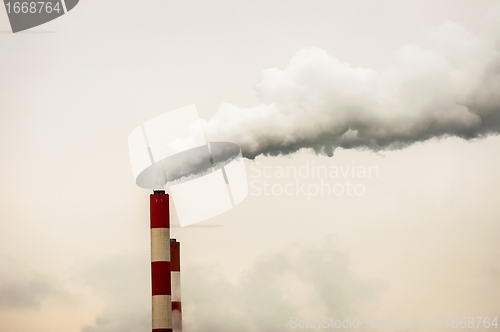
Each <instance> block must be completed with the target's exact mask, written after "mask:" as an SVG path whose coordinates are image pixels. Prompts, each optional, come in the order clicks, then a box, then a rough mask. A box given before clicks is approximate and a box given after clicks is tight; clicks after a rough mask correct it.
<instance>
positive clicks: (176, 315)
mask: <svg viewBox="0 0 500 332" xmlns="http://www.w3.org/2000/svg"><path fill="white" fill-rule="evenodd" d="M170 257H171V268H172V274H171V277H172V327H173V330H174V332H177V331H182V307H181V244H180V242H177V241H176V240H175V239H170Z"/></svg>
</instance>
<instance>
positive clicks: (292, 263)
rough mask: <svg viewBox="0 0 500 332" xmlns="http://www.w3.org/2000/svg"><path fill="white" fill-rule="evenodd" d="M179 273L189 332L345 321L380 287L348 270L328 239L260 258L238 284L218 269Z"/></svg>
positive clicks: (271, 328) (370, 301)
mask: <svg viewBox="0 0 500 332" xmlns="http://www.w3.org/2000/svg"><path fill="white" fill-rule="evenodd" d="M185 271H186V272H185V273H183V283H184V284H183V286H184V287H183V301H184V302H183V303H184V307H183V310H184V312H185V316H184V321H185V325H186V330H189V331H194V332H196V331H218V332H224V331H289V330H290V327H289V321H290V318H291V317H293V316H296V317H299V318H304V319H318V318H319V319H321V318H322V317H324V316H328V317H347V316H348V315H352V314H355V313H357V312H359V311H360V310H362V308H363V307H364V305H367V304H373V303H375V302H376V299H377V294H378V292H379V291H381V290H382V289H383V288H384V287H385V286H384V284H383V283H381V282H378V281H377V282H374V281H367V280H363V279H360V278H358V277H356V276H354V275H353V274H352V273H351V272H350V271H349V264H348V260H347V258H346V256H345V255H344V254H343V253H342V252H341V251H340V250H339V249H337V248H336V245H335V243H334V241H333V239H332V238H327V239H325V240H324V241H321V243H319V244H316V245H304V244H299V243H296V244H293V245H290V246H289V247H287V248H285V249H284V250H283V251H281V252H277V253H275V254H272V255H269V256H266V257H261V258H260V259H258V260H257V261H256V262H255V263H254V264H253V266H252V267H251V268H250V269H249V270H248V271H246V272H245V273H244V274H243V276H242V278H241V279H240V280H239V282H238V283H237V284H234V283H232V282H230V281H229V280H227V279H226V278H225V277H224V276H223V275H222V274H221V273H220V272H219V271H217V268H216V267H215V266H214V267H206V266H204V267H196V268H194V267H193V268H190V269H186V270H185Z"/></svg>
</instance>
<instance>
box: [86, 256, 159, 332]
mask: <svg viewBox="0 0 500 332" xmlns="http://www.w3.org/2000/svg"><path fill="white" fill-rule="evenodd" d="M82 276H83V279H84V281H85V283H86V284H87V285H89V286H91V287H92V288H93V289H94V290H95V291H96V293H97V294H99V295H101V296H103V298H104V299H106V300H107V301H108V303H109V304H108V306H107V308H106V309H105V310H104V312H102V313H101V314H100V315H99V316H97V317H96V320H95V323H94V324H93V325H86V326H84V327H82V332H143V331H144V332H146V331H151V290H150V284H149V257H147V256H146V257H142V256H137V255H120V256H115V257H111V258H108V259H105V260H102V261H100V262H97V263H94V264H93V265H91V266H88V267H87V269H86V270H85V271H84V272H83V273H82Z"/></svg>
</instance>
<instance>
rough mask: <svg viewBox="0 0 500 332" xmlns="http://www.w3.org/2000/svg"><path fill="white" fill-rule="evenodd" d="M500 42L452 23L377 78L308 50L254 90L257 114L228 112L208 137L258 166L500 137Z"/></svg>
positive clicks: (216, 119) (224, 109) (215, 120)
mask: <svg viewBox="0 0 500 332" xmlns="http://www.w3.org/2000/svg"><path fill="white" fill-rule="evenodd" d="M496 31H500V30H496ZM490 32H491V30H490ZM498 37H500V33H497V34H496V36H493V34H492V33H489V32H487V31H486V32H485V33H484V34H480V35H474V34H472V33H471V32H470V31H468V30H467V29H465V28H464V27H462V26H460V25H457V24H454V23H451V22H447V23H444V24H443V25H441V26H440V27H439V28H437V29H436V30H435V31H432V32H431V33H429V34H427V35H426V36H424V37H423V38H422V40H421V41H420V42H419V43H413V44H407V45H404V46H403V47H402V48H401V49H400V50H399V51H398V52H396V54H395V56H394V59H393V60H394V61H393V62H392V63H393V64H392V65H391V66H388V67H386V68H384V69H383V70H380V71H375V70H373V69H369V68H353V67H351V66H350V65H349V64H348V63H341V62H340V61H339V60H338V59H337V58H335V57H333V56H331V55H329V54H327V52H326V51H324V50H322V49H319V48H316V47H312V48H306V49H302V50H300V51H299V52H297V54H295V56H293V57H292V59H291V60H290V62H289V64H288V65H287V66H286V67H285V69H284V70H279V69H277V68H270V69H266V70H264V71H263V72H262V74H261V77H260V81H259V82H258V83H257V84H256V86H255V90H256V92H257V97H258V98H259V101H260V105H259V106H256V107H251V108H239V107H237V106H234V105H231V104H222V105H221V107H220V108H219V110H218V111H217V112H216V114H215V115H214V116H213V117H212V119H211V120H210V121H208V123H207V126H206V131H207V135H208V137H209V138H210V140H212V141H228V142H234V143H236V144H238V145H239V146H240V147H241V148H242V151H243V156H245V157H247V158H254V157H256V156H258V155H260V154H264V155H282V154H289V153H293V152H296V151H298V150H300V149H302V148H310V149H313V150H314V151H315V152H316V153H321V154H326V155H328V156H332V155H333V151H334V150H335V149H336V148H338V147H342V148H360V149H371V150H374V151H377V150H382V149H399V148H403V147H406V146H408V145H410V144H412V143H415V142H422V141H426V140H429V139H432V138H440V137H448V136H457V137H462V138H464V139H473V138H480V137H484V136H486V135H489V134H498V133H499V132H500V38H498ZM367 56H369V54H367Z"/></svg>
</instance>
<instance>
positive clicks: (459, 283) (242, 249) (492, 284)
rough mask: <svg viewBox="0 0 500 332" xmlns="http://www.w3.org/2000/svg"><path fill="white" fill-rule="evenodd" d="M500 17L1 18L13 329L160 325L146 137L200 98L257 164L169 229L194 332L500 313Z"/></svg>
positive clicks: (488, 10) (364, 12)
mask: <svg viewBox="0 0 500 332" xmlns="http://www.w3.org/2000/svg"><path fill="white" fill-rule="evenodd" d="M499 6H500V5H499V2H498V1H496V0H477V1H476V0H474V1H473V0H418V1H417V0H350V1H340V0H339V1H337V0H329V1H319V0H313V1H295V0H293V1H292V0H288V1H275V0H272V1H270V0H267V1H247V2H243V1H177V2H175V1H170V0H169V1H130V0H122V1H95V0H81V1H80V3H79V4H78V5H77V6H76V7H75V8H74V9H73V10H72V11H71V12H69V13H68V14H66V15H64V16H62V17H60V18H58V19H56V20H54V21H52V22H49V23H47V24H44V25H42V26H39V27H36V28H34V29H31V30H28V31H26V32H21V33H17V34H12V33H10V25H9V22H8V18H7V15H6V12H5V11H4V10H3V9H1V10H0V100H1V104H0V112H1V113H0V156H1V158H2V159H1V163H0V184H1V185H0V198H1V199H0V331H2V332H27V331H30V332H32V331H35V332H49V331H50V332H53V331H68V332H73V331H74V332H118V331H120V332H142V331H149V330H150V329H151V322H150V320H151V319H150V315H151V308H150V279H149V278H150V272H149V265H150V263H149V261H150V257H149V255H150V253H149V250H150V244H149V206H148V202H149V197H148V195H149V194H150V192H149V191H148V190H144V189H141V188H139V187H137V186H136V185H135V183H134V179H133V176H132V170H131V167H130V162H129V155H128V147H127V138H128V135H129V133H130V132H131V131H132V130H133V129H134V128H136V127H137V126H138V125H140V124H141V123H143V122H145V121H147V120H149V119H151V118H153V117H155V116H157V115H160V114H162V113H164V112H167V111H169V110H174V109H176V108H180V107H183V106H187V105H191V104H196V106H197V109H198V112H199V115H200V117H202V118H204V119H205V120H207V122H208V125H209V130H210V133H211V134H212V135H214V136H217V135H219V137H222V138H224V139H227V140H230V141H234V142H235V143H238V144H240V145H241V146H242V147H243V149H244V151H247V152H248V153H247V155H248V156H249V157H252V158H253V157H255V156H256V155H257V157H255V159H253V160H249V159H247V160H245V165H246V169H247V175H248V183H249V186H250V187H249V189H250V193H249V196H248V197H247V198H246V199H245V200H244V201H243V202H242V203H241V204H240V205H238V206H237V207H236V208H234V209H232V210H231V211H229V212H227V213H225V214H222V215H219V216H217V217H215V218H213V219H210V220H208V221H206V222H204V223H203V224H204V225H208V226H207V227H198V228H179V227H175V228H173V229H172V237H174V238H177V239H178V240H179V241H180V242H181V248H182V258H181V259H182V271H181V274H182V296H183V303H182V304H183V311H184V325H185V331H195V332H198V331H199V332H201V331H273V332H274V331H276V332H281V331H293V330H295V329H293V328H292V327H291V326H290V319H291V318H292V317H296V318H297V319H302V320H312V319H322V318H323V317H335V318H341V319H344V318H349V317H358V316H364V317H367V318H369V319H373V320H375V319H386V320H392V321H394V322H397V321H398V320H417V319H422V320H424V321H427V320H432V319H436V318H438V319H439V320H440V323H441V325H440V326H439V328H438V329H434V330H445V327H444V322H445V318H449V319H451V318H453V317H475V316H483V317H486V316H488V317H491V318H493V317H499V316H500V258H499V257H500V255H499V253H500V242H499V241H498V238H499V236H500V210H499V206H498V197H500V176H499V175H498V169H500V155H499V153H498V152H499V150H500V137H499V136H498V135H497V134H495V133H498V131H499V125H500V121H499V116H498V114H499V112H500V97H499V93H500V78H499V77H500V74H499V72H500V70H499V68H500V66H499V63H500V62H499V61H500V60H499V59H500V58H499V57H500V55H499V52H500V25H499V24H498V22H500V7H499ZM297 73H298V74H297ZM297 105H299V106H297ZM294 107H295V108H294ZM297 110H299V111H297ZM332 110H333V113H329V112H330V111H332ZM294 112H295V113H294ZM297 112H298V113H297ZM301 112H302V113H301ZM290 113H293V114H299V115H300V116H297V117H296V118H294V119H293V121H290V122H283V123H285V124H286V125H283V126H281V125H280V124H281V123H282V122H281V121H278V120H279V119H283V117H285V118H286V116H287V114H290ZM228 114H229V115H228ZM254 114H257V115H259V116H253V115H254ZM332 114H333V115H332ZM262 115H265V116H262ZM330 116H333V118H331V117H330ZM235 117H236V118H238V119H240V118H242V119H244V121H241V122H238V121H236V122H235V121H232V119H235ZM266 117H267V118H266ZM263 118H264V120H262V119H263ZM228 119H229V120H228ZM266 119H269V120H266ZM287 119H288V118H287ZM332 119H333V120H332ZM401 119H402V120H401ZM219 120H220V121H222V123H223V126H222V127H221V125H220V122H217V121H219ZM273 121H274V122H273ZM339 123H340V124H342V126H340V125H339V126H340V127H342V128H351V129H353V128H354V129H353V130H351V131H349V132H347V134H346V132H344V131H342V130H341V129H338V128H337V127H335V126H336V125H337V124H339ZM429 123H431V124H432V125H429ZM356 126H357V127H356ZM220 128H224V130H225V131H224V130H222V131H221V129H220ZM227 128H229V129H227ZM226 129H227V130H226ZM337 130H340V131H337ZM401 132H403V133H404V134H405V135H402V134H401ZM381 133H382V134H383V135H382V134H381ZM280 135H281V136H280ZM332 135H333V136H332ZM335 135H341V136H342V135H345V136H342V137H343V138H342V140H341V141H338V140H336V139H333V138H332V137H337V136H335ZM356 135H358V136H356ZM359 135H362V137H363V140H361V139H360V137H361V136H359ZM363 135H364V136H363ZM381 135H382V136H381ZM443 135H444V136H443ZM457 136H458V137H457ZM249 137H250V138H252V137H258V138H259V140H253V139H248V138H249ZM283 137H285V138H286V140H283V139H282V138H283ZM325 137H326V138H325ZM388 137H389V138H388ZM464 137H466V138H472V139H470V140H466V139H464ZM299 138H300V139H299ZM391 139H392V141H391ZM283 141H286V142H290V141H293V142H297V141H298V143H297V144H288V145H279V144H278V145H276V144H277V143H276V142H283ZM339 142H340V143H342V142H343V143H342V144H337V145H336V146H335V147H337V146H339V147H338V148H337V149H336V150H335V152H334V153H333V156H332V157H328V156H327V155H325V154H331V153H330V152H329V151H328V149H325V146H331V145H335V144H334V143H339ZM346 142H347V143H346ZM386 142H389V143H391V144H392V143H394V144H393V145H391V144H389V145H387V144H385V143H386ZM280 144H281V143H280ZM276 146H278V147H279V148H278V149H276V148H275V147H276ZM302 147H306V149H302V150H300V148H302ZM307 147H310V148H313V149H316V152H318V153H315V152H314V151H313V149H307ZM342 147H344V148H342ZM245 149H246V150H245ZM332 151H333V150H332ZM261 152H264V153H270V154H280V153H286V154H287V155H278V156H263V155H258V154H259V153H261ZM318 166H325V167H326V168H327V169H328V170H329V173H328V174H329V175H328V176H320V177H318V176H312V174H309V176H304V177H300V176H297V177H293V176H290V177H281V176H280V173H279V172H280V170H281V169H282V168H286V167H288V168H289V169H293V168H295V169H297V170H299V169H300V168H301V167H302V169H303V170H304V169H308V170H309V171H310V172H311V171H312V170H313V169H315V170H317V168H318ZM363 170H365V171H366V170H371V173H370V172H368V171H367V172H366V173H364V174H365V175H364V176H363ZM264 171H265V172H266V173H264ZM353 171H354V172H353ZM335 172H337V174H338V176H337V177H335ZM330 174H331V176H330ZM322 184H326V185H329V186H330V187H334V186H335V185H337V187H336V188H338V189H339V190H340V188H342V189H343V190H344V191H343V193H342V194H338V193H340V191H337V194H335V193H333V194H332V193H330V194H329V195H327V194H321V193H317V194H315V195H314V194H313V193H314V188H315V186H316V187H317V188H321V185H322ZM287 185H289V186H288V188H292V191H291V193H292V194H291V195H287V194H286V193H284V192H280V188H281V189H283V188H285V187H286V186H287ZM273 188H274V189H273ZM301 188H306V189H303V190H304V191H303V190H302V189H301ZM355 189H356V190H357V191H354V190H355ZM266 190H267V191H266ZM272 190H274V191H272ZM311 190H313V192H311ZM348 190H353V191H350V193H351V194H349V193H348ZM266 193H268V194H266ZM278 193H279V194H278ZM173 219H174V223H175V222H176V221H175V215H174V216H173ZM360 330H361V329H360ZM394 330H397V329H394ZM488 331H491V329H489V330H488Z"/></svg>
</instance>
